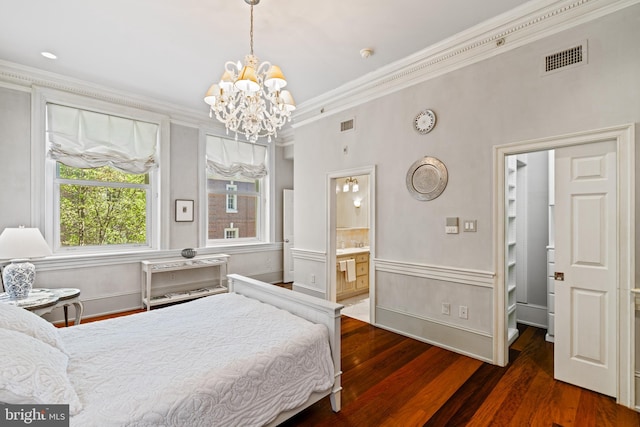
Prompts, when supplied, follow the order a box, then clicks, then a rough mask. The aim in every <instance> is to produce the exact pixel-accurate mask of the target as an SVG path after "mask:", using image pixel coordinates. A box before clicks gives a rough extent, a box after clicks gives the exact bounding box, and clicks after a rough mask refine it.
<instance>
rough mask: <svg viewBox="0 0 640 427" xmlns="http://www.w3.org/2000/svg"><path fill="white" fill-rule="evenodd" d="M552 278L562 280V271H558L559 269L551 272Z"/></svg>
mask: <svg viewBox="0 0 640 427" xmlns="http://www.w3.org/2000/svg"><path fill="white" fill-rule="evenodd" d="M553 278H554V279H555V280H557V281H559V282H564V273H562V272H560V271H556V272H555V273H554V274H553Z"/></svg>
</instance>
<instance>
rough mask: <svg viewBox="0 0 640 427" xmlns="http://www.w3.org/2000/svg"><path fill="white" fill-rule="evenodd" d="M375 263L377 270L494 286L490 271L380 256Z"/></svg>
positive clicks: (493, 276)
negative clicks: (386, 258)
mask: <svg viewBox="0 0 640 427" xmlns="http://www.w3.org/2000/svg"><path fill="white" fill-rule="evenodd" d="M374 264H375V271H384V272H387V273H394V274H400V275H407V276H415V277H422V278H425V279H433V280H442V281H445V282H455V283H462V284H465V285H472V286H480V287H483V288H493V286H494V279H495V273H493V272H490V271H481V270H470V269H466V268H456V267H445V266H439V265H428V264H419V263H410V262H403V261H391V260H385V259H380V258H375V259H374Z"/></svg>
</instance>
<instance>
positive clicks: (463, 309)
mask: <svg viewBox="0 0 640 427" xmlns="http://www.w3.org/2000/svg"><path fill="white" fill-rule="evenodd" d="M458 317H460V318H461V319H468V318H469V312H468V311H467V306H466V305H461V306H460V308H459V309H458Z"/></svg>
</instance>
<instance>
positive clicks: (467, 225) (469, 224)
mask: <svg viewBox="0 0 640 427" xmlns="http://www.w3.org/2000/svg"><path fill="white" fill-rule="evenodd" d="M462 223H463V225H464V226H463V228H462V230H463V231H465V232H474V233H475V232H476V231H478V220H477V219H465V220H464V221H462Z"/></svg>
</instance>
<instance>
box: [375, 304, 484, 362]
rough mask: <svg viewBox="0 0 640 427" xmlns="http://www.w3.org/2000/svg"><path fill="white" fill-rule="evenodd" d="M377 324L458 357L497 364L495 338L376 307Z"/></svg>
mask: <svg viewBox="0 0 640 427" xmlns="http://www.w3.org/2000/svg"><path fill="white" fill-rule="evenodd" d="M375 310H376V323H375V326H378V327H380V328H382V329H387V330H389V331H392V332H395V333H398V334H400V335H404V336H409V337H411V338H415V339H417V340H419V341H423V342H426V343H428V344H432V345H435V346H438V347H442V348H444V349H446V350H450V351H453V352H454V353H459V354H463V355H465V356H469V357H472V358H474V359H478V360H482V361H483V362H487V363H493V338H492V337H491V336H489V335H487V334H483V333H481V332H476V331H473V330H470V329H463V328H460V327H457V326H455V325H445V324H443V323H438V322H434V321H431V320H429V319H424V318H419V317H417V316H412V315H411V314H408V313H400V312H397V311H392V310H388V309H384V308H380V307H376V309H375Z"/></svg>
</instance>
